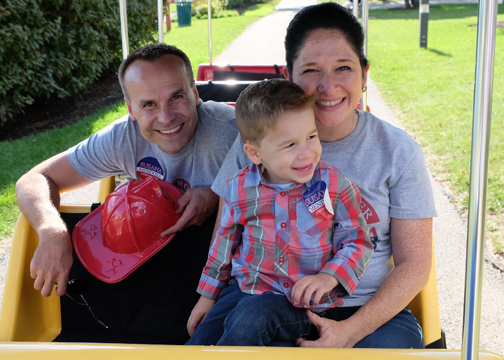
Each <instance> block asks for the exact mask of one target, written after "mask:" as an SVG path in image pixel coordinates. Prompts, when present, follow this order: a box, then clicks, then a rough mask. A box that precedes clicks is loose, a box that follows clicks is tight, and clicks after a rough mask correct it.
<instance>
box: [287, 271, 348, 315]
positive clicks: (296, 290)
mask: <svg viewBox="0 0 504 360" xmlns="http://www.w3.org/2000/svg"><path fill="white" fill-rule="evenodd" d="M337 285H338V280H336V279H335V278H334V277H332V276H331V275H329V274H325V273H320V274H317V275H308V276H305V277H304V278H302V279H301V280H299V281H298V282H297V283H295V284H294V286H293V287H292V292H291V298H292V300H294V302H295V303H296V304H301V305H304V306H305V307H310V299H311V298H312V296H313V295H314V294H315V297H314V299H313V306H317V305H318V304H319V302H320V299H321V298H322V295H324V294H325V293H328V292H329V291H331V290H332V289H334V288H335V287H336V286H337Z"/></svg>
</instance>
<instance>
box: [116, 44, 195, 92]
mask: <svg viewBox="0 0 504 360" xmlns="http://www.w3.org/2000/svg"><path fill="white" fill-rule="evenodd" d="M165 55H175V56H178V57H179V58H181V59H182V60H183V61H184V63H185V66H186V72H187V77H188V78H189V83H190V84H191V85H192V84H193V81H194V75H193V72H192V67H191V61H190V60H189V58H188V57H187V55H186V54H185V53H184V52H183V51H182V50H180V49H178V48H176V47H175V46H173V45H166V44H150V45H146V46H142V47H141V48H138V49H136V50H135V51H133V52H132V53H131V54H129V55H128V57H127V58H126V59H124V60H123V62H122V63H121V66H119V75H118V77H119V84H121V89H122V92H123V94H124V96H125V97H126V99H128V100H130V98H129V95H128V92H127V91H126V86H125V85H124V74H125V73H126V70H127V69H128V67H129V66H130V65H131V64H132V63H133V62H135V61H137V60H142V61H147V62H149V63H153V62H156V61H157V60H159V59H160V58H162V57H163V56H165Z"/></svg>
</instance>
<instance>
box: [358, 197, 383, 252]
mask: <svg viewBox="0 0 504 360" xmlns="http://www.w3.org/2000/svg"><path fill="white" fill-rule="evenodd" d="M359 206H360V209H361V212H362V215H364V218H365V219H366V221H367V223H368V225H371V224H376V223H379V222H380V218H379V217H378V214H377V213H376V211H375V209H373V207H372V206H371V204H370V203H368V202H367V200H366V199H364V198H363V197H361V202H360V204H359ZM369 236H370V237H371V241H372V242H373V246H374V249H375V250H376V240H378V235H377V234H376V228H375V227H374V226H373V227H372V228H371V229H369Z"/></svg>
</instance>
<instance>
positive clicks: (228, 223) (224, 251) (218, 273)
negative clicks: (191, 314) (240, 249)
mask: <svg viewBox="0 0 504 360" xmlns="http://www.w3.org/2000/svg"><path fill="white" fill-rule="evenodd" d="M231 182H232V181H229V182H228V186H227V191H226V196H225V197H224V198H223V199H224V208H223V209H222V217H221V222H220V224H219V229H218V230H217V234H216V237H215V240H214V242H213V243H212V246H211V248H210V252H209V254H208V260H207V263H206V265H205V267H204V268H203V273H202V274H201V278H200V281H199V284H198V289H197V290H196V291H197V292H198V293H200V294H201V295H203V296H205V297H207V298H209V299H217V298H218V297H219V294H220V293H221V291H222V290H223V289H224V288H225V287H226V286H227V282H228V280H229V279H230V277H231V266H232V265H231V260H232V258H233V254H234V251H235V250H236V248H237V246H238V245H239V244H240V242H241V239H242V231H243V226H242V225H241V224H239V223H237V222H235V220H234V219H235V218H236V219H237V218H238V217H239V214H235V210H234V209H233V207H232V206H231V203H232V200H231V198H232V195H231V193H232V191H233V186H232V184H231ZM237 215H238V217H237Z"/></svg>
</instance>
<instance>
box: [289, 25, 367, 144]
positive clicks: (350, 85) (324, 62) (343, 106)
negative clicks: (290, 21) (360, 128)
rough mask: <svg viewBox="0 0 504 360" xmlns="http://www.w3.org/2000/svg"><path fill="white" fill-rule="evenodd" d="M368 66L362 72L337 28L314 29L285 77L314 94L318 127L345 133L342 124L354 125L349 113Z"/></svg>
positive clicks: (354, 55) (356, 100) (351, 111)
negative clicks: (290, 72)
mask: <svg viewBox="0 0 504 360" xmlns="http://www.w3.org/2000/svg"><path fill="white" fill-rule="evenodd" d="M368 68H369V64H368V66H367V67H366V69H365V71H364V72H363V71H362V68H361V65H360V62H359V57H358V56H357V54H356V53H355V51H354V50H353V49H352V47H351V46H350V44H349V43H348V42H347V40H346V39H345V37H344V36H343V34H342V33H341V32H340V31H338V30H327V29H318V30H314V31H312V32H311V33H310V35H309V36H308V38H307V39H306V40H305V43H304V46H303V47H302V48H301V51H300V54H299V56H298V58H297V59H296V60H294V63H293V66H292V74H286V76H287V78H288V79H290V80H291V81H294V82H295V83H296V84H298V85H299V86H301V87H302V88H303V90H304V91H305V92H306V93H307V94H317V101H316V105H315V106H316V108H317V115H316V117H317V121H318V122H319V128H320V127H321V128H323V129H324V130H329V131H330V132H334V131H338V132H341V134H342V135H344V136H347V135H348V133H344V130H346V127H351V129H350V130H349V131H352V130H353V126H355V123H352V121H351V120H352V114H353V112H354V109H355V107H356V106H357V104H358V103H359V101H360V98H361V93H362V86H363V85H365V84H366V75H367V70H368ZM320 125H322V126H320ZM319 130H322V129H319ZM322 140H323V141H324V139H322Z"/></svg>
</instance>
